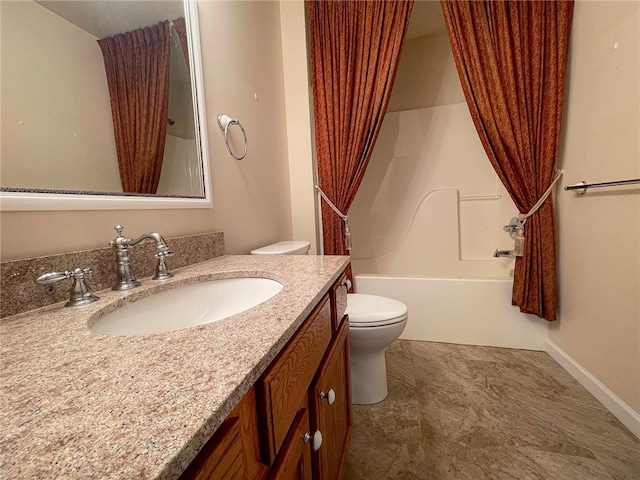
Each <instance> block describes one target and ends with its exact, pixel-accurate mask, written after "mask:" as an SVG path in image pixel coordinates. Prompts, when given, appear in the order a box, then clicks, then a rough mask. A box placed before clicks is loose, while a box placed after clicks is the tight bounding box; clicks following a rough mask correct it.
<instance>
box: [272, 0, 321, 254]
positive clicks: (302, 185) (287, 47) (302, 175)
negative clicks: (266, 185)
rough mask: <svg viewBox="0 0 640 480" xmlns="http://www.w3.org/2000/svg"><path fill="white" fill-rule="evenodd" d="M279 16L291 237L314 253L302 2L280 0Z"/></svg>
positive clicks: (307, 77) (313, 192)
mask: <svg viewBox="0 0 640 480" xmlns="http://www.w3.org/2000/svg"><path fill="white" fill-rule="evenodd" d="M280 19H281V20H280V21H281V23H282V57H283V66H284V84H285V99H286V110H287V141H288V146H289V177H290V188H291V223H292V230H293V238H294V239H295V240H307V241H308V242H309V243H310V244H311V248H310V250H309V253H311V254H314V253H317V252H318V241H317V240H318V239H317V232H316V195H315V190H314V186H315V175H314V173H315V168H314V160H313V156H312V155H313V146H312V140H311V131H312V128H313V127H312V126H311V115H312V113H311V102H312V100H311V98H310V92H311V86H310V79H309V73H308V66H307V61H308V60H307V40H306V31H305V25H306V21H305V10H304V2H303V1H302V0H296V1H291V0H287V1H283V2H280Z"/></svg>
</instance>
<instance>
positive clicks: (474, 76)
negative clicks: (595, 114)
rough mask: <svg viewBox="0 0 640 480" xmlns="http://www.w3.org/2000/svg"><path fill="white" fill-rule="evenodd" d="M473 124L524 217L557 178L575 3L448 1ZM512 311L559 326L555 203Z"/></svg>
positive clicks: (529, 233)
mask: <svg viewBox="0 0 640 480" xmlns="http://www.w3.org/2000/svg"><path fill="white" fill-rule="evenodd" d="M441 5H442V11H443V13H444V17H445V22H446V24H447V29H448V31H449V39H450V41H451V47H452V50H453V56H454V58H455V62H456V67H457V69H458V74H459V76H460V81H461V83H462V89H463V91H464V94H465V97H466V100H467V104H468V106H469V110H470V112H471V116H472V118H473V122H474V124H475V127H476V130H477V131H478V134H479V136H480V140H481V142H482V145H483V147H484V149H485V151H486V153H487V155H488V157H489V160H490V162H491V164H492V165H493V168H494V169H495V171H496V173H497V174H498V177H499V178H500V180H501V181H502V183H503V184H504V185H505V187H506V189H507V191H508V192H509V195H510V196H511V198H512V199H513V201H514V203H515V204H516V207H517V208H518V210H519V211H520V213H522V214H526V213H528V212H529V211H530V209H531V207H533V206H534V204H535V203H536V202H537V201H538V199H539V198H540V197H541V196H542V195H543V193H544V192H545V191H546V190H547V188H548V187H549V185H550V184H551V182H552V181H553V178H554V176H555V171H556V156H557V152H558V148H559V143H560V126H561V123H562V104H563V95H564V83H565V71H566V66H567V53H568V45H569V34H570V30H571V18H572V13H573V1H482V0H473V1H470V0H442V1H441ZM512 302H513V304H514V305H518V306H519V307H520V310H521V311H522V312H525V313H532V314H535V315H537V316H539V317H541V318H545V319H547V320H550V321H551V320H555V319H556V310H557V285H556V247H555V226H554V215H553V200H552V197H551V196H549V197H548V198H547V200H546V201H545V202H544V203H543V204H542V206H541V207H540V209H539V210H538V211H537V212H536V213H535V214H533V216H531V217H530V218H529V219H528V220H527V222H526V225H525V245H524V255H523V256H522V257H518V258H516V267H515V277H514V282H513V300H512Z"/></svg>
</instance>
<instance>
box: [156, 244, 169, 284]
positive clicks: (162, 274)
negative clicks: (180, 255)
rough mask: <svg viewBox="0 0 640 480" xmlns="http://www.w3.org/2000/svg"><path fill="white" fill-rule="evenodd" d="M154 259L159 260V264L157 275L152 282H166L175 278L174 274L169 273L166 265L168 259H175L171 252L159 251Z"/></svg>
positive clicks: (157, 265) (157, 264)
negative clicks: (165, 260)
mask: <svg viewBox="0 0 640 480" xmlns="http://www.w3.org/2000/svg"><path fill="white" fill-rule="evenodd" d="M167 248H168V247H167ZM154 257H155V258H156V259H157V260H158V263H156V274H155V275H154V276H153V277H152V278H151V280H166V279H168V278H171V277H173V273H171V272H170V271H169V269H168V268H167V264H166V263H164V259H165V258H166V257H173V252H172V251H170V250H164V251H159V252H157V253H156V254H155V255H154Z"/></svg>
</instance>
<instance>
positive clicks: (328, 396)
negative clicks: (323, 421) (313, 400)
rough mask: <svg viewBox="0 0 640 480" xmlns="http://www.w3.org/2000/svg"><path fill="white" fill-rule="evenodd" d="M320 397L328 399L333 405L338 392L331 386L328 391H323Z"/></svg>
mask: <svg viewBox="0 0 640 480" xmlns="http://www.w3.org/2000/svg"><path fill="white" fill-rule="evenodd" d="M320 399H321V400H322V399H326V400H327V402H328V403H329V405H333V402H335V401H336V392H334V390H333V388H330V389H329V391H328V392H327V393H324V391H322V392H320Z"/></svg>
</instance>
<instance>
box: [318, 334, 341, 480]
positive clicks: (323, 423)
mask: <svg viewBox="0 0 640 480" xmlns="http://www.w3.org/2000/svg"><path fill="white" fill-rule="evenodd" d="M309 395H310V399H309V404H310V408H311V426H312V429H313V430H314V431H315V430H319V431H320V432H321V433H322V446H321V448H320V449H319V450H318V451H316V452H314V453H313V470H314V478H315V479H318V480H319V479H322V480H336V479H339V478H340V477H341V476H342V466H343V464H344V461H345V459H346V452H347V447H348V443H349V434H350V432H351V382H350V370H349V322H346V321H343V322H342V326H341V328H340V330H339V333H338V335H337V336H336V338H335V339H334V341H333V343H332V345H331V347H330V349H329V353H328V354H327V356H326V357H325V361H324V362H323V364H322V365H321V367H320V369H319V370H318V375H317V376H316V380H315V382H314V384H313V386H312V388H311V390H310V391H309Z"/></svg>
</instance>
